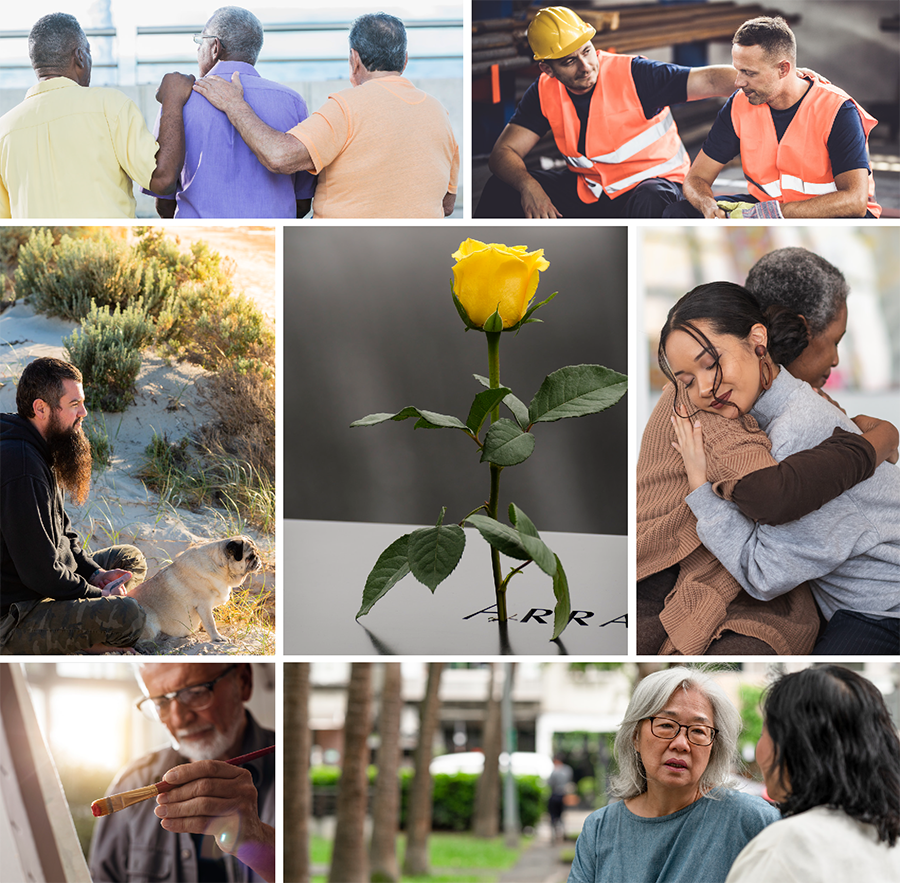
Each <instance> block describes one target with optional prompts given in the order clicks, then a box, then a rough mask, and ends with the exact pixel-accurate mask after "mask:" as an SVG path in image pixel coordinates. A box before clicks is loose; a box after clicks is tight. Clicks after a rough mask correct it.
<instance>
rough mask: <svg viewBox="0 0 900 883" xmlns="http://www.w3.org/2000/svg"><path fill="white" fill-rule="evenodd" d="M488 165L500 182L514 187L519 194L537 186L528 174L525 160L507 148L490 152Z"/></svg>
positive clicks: (499, 148)
mask: <svg viewBox="0 0 900 883" xmlns="http://www.w3.org/2000/svg"><path fill="white" fill-rule="evenodd" d="M488 165H489V166H490V170H491V171H492V172H493V173H494V174H495V175H496V176H497V177H498V178H499V179H500V180H501V181H503V182H504V183H505V184H509V186H510V187H515V189H516V190H518V191H519V193H522V192H523V191H525V190H527V189H528V188H529V187H531V186H532V185H535V184H537V181H535V180H534V178H532V177H531V175H530V174H529V172H528V169H527V167H526V166H525V160H524V159H523V158H522V157H521V156H519V154H518V153H516V152H515V151H514V150H512V149H511V148H509V147H498V148H496V149H495V150H494V151H492V153H491V158H490V161H489V163H488Z"/></svg>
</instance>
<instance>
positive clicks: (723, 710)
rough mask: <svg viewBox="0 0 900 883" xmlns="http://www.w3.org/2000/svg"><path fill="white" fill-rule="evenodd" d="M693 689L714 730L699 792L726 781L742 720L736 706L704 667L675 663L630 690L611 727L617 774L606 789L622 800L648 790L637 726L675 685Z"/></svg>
mask: <svg viewBox="0 0 900 883" xmlns="http://www.w3.org/2000/svg"><path fill="white" fill-rule="evenodd" d="M679 689H680V690H685V691H687V690H697V691H698V692H700V693H702V694H703V695H704V696H705V697H706V698H707V699H708V700H709V704H710V705H711V706H712V710H713V726H714V727H715V728H716V729H717V730H718V731H719V732H718V734H717V736H716V738H715V740H714V741H713V743H712V750H711V751H710V754H709V763H708V764H707V766H706V769H705V770H704V772H703V775H702V776H701V777H700V793H701V794H707V793H708V792H709V791H711V790H712V789H713V788H717V787H726V788H727V787H730V786H729V783H728V780H729V776H730V774H731V770H732V767H733V766H734V764H735V763H736V762H737V760H738V757H737V740H738V736H740V734H741V728H742V726H743V724H742V722H741V716H740V714H739V713H738V710H737V709H736V708H735V707H734V705H732V703H731V700H730V699H729V698H728V696H727V695H726V694H725V691H724V690H723V689H722V688H721V687H720V686H719V685H718V684H717V683H716V682H715V681H714V680H713V679H712V678H711V677H710V676H709V675H708V674H706V673H705V672H704V671H702V670H700V669H695V668H686V667H684V666H677V667H675V668H667V669H663V671H657V672H654V673H653V674H651V675H648V676H647V677H645V678H644V679H643V680H642V681H641V682H640V683H639V684H638V685H637V688H636V689H635V691H634V695H633V696H632V697H631V701H630V702H629V703H628V708H627V709H626V711H625V717H624V718H623V719H622V723H621V725H620V726H619V731H618V733H616V741H615V754H616V760H617V761H618V764H619V772H618V775H616V776H613V778H612V782H611V783H610V789H609V793H610V795H612V796H613V797H619V798H621V799H622V800H627V799H629V798H631V797H637V796H638V795H639V794H643V793H644V792H645V791H646V790H647V774H646V772H645V771H644V764H643V763H642V762H641V758H640V755H639V754H638V752H637V749H636V748H635V745H634V740H635V736H636V735H637V730H638V727H639V726H640V725H641V723H642V722H643V721H645V720H646V719H647V718H648V717H653V715H655V714H657V713H659V712H660V711H662V709H663V708H665V706H666V703H667V702H668V700H669V697H670V696H671V695H672V694H673V693H674V692H675V691H676V690H679Z"/></svg>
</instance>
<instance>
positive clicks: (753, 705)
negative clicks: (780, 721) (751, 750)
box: [738, 684, 765, 748]
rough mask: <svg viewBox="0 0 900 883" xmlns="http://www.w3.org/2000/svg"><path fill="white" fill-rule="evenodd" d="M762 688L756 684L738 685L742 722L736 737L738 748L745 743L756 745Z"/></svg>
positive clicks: (759, 725) (760, 723)
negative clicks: (738, 735) (741, 728)
mask: <svg viewBox="0 0 900 883" xmlns="http://www.w3.org/2000/svg"><path fill="white" fill-rule="evenodd" d="M764 689H765V688H764V687H760V686H757V685H756V684H741V685H740V690H739V697H740V703H741V720H743V722H744V729H743V730H742V731H741V735H740V738H739V739H738V747H739V748H743V747H744V746H745V745H756V743H757V742H759V737H760V736H761V735H762V728H763V718H762V710H761V702H762V695H763V691H764Z"/></svg>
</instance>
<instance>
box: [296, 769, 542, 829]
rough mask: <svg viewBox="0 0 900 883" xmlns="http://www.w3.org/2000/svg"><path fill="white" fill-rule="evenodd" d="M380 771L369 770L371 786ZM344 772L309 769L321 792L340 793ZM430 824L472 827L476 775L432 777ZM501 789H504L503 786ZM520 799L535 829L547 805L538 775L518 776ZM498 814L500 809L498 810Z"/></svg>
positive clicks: (523, 817) (403, 784) (407, 775)
mask: <svg viewBox="0 0 900 883" xmlns="http://www.w3.org/2000/svg"><path fill="white" fill-rule="evenodd" d="M376 775H377V770H376V769H375V767H370V768H369V784H370V786H372V785H374V781H375V776H376ZM399 777H400V827H401V828H405V827H406V815H407V811H408V803H409V790H410V787H411V786H412V779H413V771H412V769H410V768H409V767H404V768H403V769H401V770H400V774H399ZM340 778H341V771H340V768H339V767H336V766H318V767H313V768H312V769H311V770H310V779H311V781H312V787H313V789H314V790H316V791H319V792H328V791H334V792H336V791H337V788H338V784H339V782H340ZM432 778H433V784H434V791H433V793H432V819H431V825H432V827H433V828H434V829H435V830H438V831H440V830H445V831H467V830H469V829H470V828H471V827H472V815H473V812H474V809H475V787H476V783H477V782H478V774H477V773H455V774H453V775H448V774H446V773H439V774H438V775H436V776H433V777H432ZM501 787H502V786H501ZM516 791H517V792H518V797H519V819H520V821H521V823H522V826H523V827H525V828H528V827H531V828H533V827H535V826H536V825H537V823H538V821H539V820H540V818H541V814H542V813H543V811H544V805H545V803H546V796H547V795H546V788H545V787H544V786H543V785H542V784H541V780H540V778H539V777H538V776H516ZM498 811H499V810H498Z"/></svg>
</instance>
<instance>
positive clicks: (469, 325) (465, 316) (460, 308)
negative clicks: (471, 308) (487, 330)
mask: <svg viewBox="0 0 900 883" xmlns="http://www.w3.org/2000/svg"><path fill="white" fill-rule="evenodd" d="M450 296H451V297H452V298H453V305H454V306H455V307H456V312H457V313H459V318H460V319H462V320H463V324H464V325H465V326H466V328H467V329H472V330H473V331H481V328H479V327H478V326H477V325H476V324H475V323H474V322H473V321H472V320H471V319H470V318H469V314H468V313H467V312H466V308H465V307H464V306H463V305H462V301H460V299H459V298H458V297H457V296H456V292H455V291H454V290H453V282H451V283H450Z"/></svg>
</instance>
